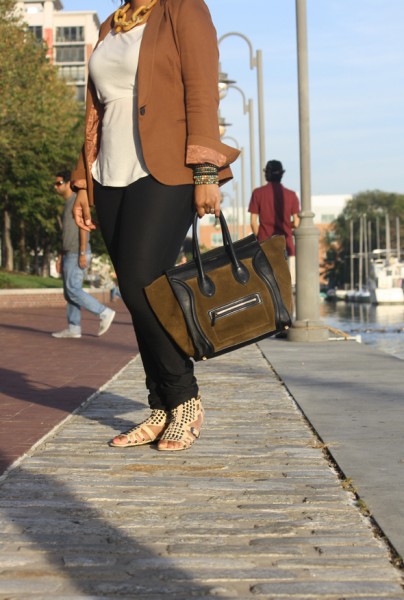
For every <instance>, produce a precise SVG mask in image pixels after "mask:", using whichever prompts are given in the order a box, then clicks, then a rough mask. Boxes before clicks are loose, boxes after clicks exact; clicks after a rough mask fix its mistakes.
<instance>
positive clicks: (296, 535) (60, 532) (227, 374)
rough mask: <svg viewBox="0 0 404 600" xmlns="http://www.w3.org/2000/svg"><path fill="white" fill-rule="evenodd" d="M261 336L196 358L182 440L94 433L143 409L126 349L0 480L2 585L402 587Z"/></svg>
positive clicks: (65, 595)
mask: <svg viewBox="0 0 404 600" xmlns="http://www.w3.org/2000/svg"><path fill="white" fill-rule="evenodd" d="M340 343H342V342H337V343H336V344H340ZM265 344H272V345H271V346H269V347H268V348H263V346H262V345H261V347H258V346H255V345H253V346H251V347H249V348H245V349H242V350H239V351H237V352H234V353H232V354H229V355H226V356H222V357H220V358H217V359H214V360H212V361H208V362H207V363H206V364H198V366H197V372H198V378H199V381H200V385H201V391H202V394H203V398H204V404H205V407H206V410H207V419H206V425H205V427H204V429H203V434H202V437H201V439H200V440H199V441H198V442H197V444H195V446H194V447H193V448H192V449H191V450H189V451H187V452H183V453H181V452H180V453H175V454H172V455H171V454H168V453H159V452H157V451H156V450H155V449H154V448H153V446H144V447H140V448H132V449H126V450H123V449H111V448H109V447H108V446H107V445H106V441H107V440H108V439H109V438H110V437H112V436H113V435H114V434H115V432H116V431H120V430H122V429H124V428H125V427H127V426H128V424H129V423H132V422H133V421H139V420H141V419H142V418H143V417H144V416H145V415H146V414H147V408H146V402H145V390H144V381H143V380H144V375H143V370H142V368H141V364H140V361H139V360H135V361H132V362H130V363H129V365H128V366H127V367H125V368H124V369H123V370H121V371H120V372H119V373H118V374H117V375H116V376H115V377H114V378H113V379H112V380H111V381H110V382H109V383H108V384H107V385H106V386H105V387H104V388H103V389H102V390H101V391H100V392H99V393H98V394H95V395H93V396H92V398H91V400H90V401H89V402H88V403H86V404H85V405H84V406H83V407H82V408H81V409H80V410H79V412H78V413H77V414H74V415H73V416H71V417H67V419H66V420H65V421H64V422H63V423H62V424H61V425H60V426H59V427H57V429H56V430H53V431H52V432H51V433H50V434H49V435H47V436H46V437H45V438H44V439H43V441H42V443H40V444H39V445H37V446H36V448H35V449H34V450H33V452H32V453H30V454H29V455H28V456H27V457H26V458H25V459H24V460H22V461H21V462H20V464H19V465H18V466H17V467H16V468H14V469H13V470H11V472H9V474H8V475H7V476H6V477H4V478H3V480H2V482H1V485H0V528H1V531H2V536H1V539H0V598H2V599H4V600H5V599H6V598H7V599H14V598H15V599H19V598H27V597H29V598H38V599H39V598H40V599H43V600H47V599H50V598H52V599H54V598H58V599H65V600H67V599H73V598H74V599H78V598H91V599H94V600H95V599H98V598H109V599H111V600H112V599H115V598H116V599H118V598H137V597H144V598H147V599H149V600H157V599H159V600H161V599H162V598H173V599H174V598H175V600H182V599H184V600H185V599H187V600H188V599H189V598H245V599H247V598H266V599H268V600H280V599H283V598H286V599H292V598H293V599H295V600H297V599H298V600H306V599H307V600H308V599H311V600H312V599H321V600H331V599H333V600H337V599H339V600H342V599H353V598H358V599H359V598H360V599H362V600H365V599H370V598H373V599H378V600H382V599H389V600H396V599H399V598H400V599H404V592H403V587H402V583H403V578H402V572H401V571H400V570H398V569H397V568H396V567H395V566H393V564H392V562H391V555H390V554H389V550H388V547H387V546H386V544H385V542H384V541H383V539H381V538H379V537H378V536H377V535H376V534H375V531H374V530H373V528H372V524H371V522H370V521H369V520H368V519H367V518H365V517H364V516H363V514H362V513H361V511H360V510H359V508H358V506H357V503H356V500H355V497H354V496H353V495H352V493H350V492H349V490H346V489H344V486H343V485H342V483H341V481H340V479H339V477H338V475H337V473H336V471H335V469H334V468H333V466H332V465H331V464H330V463H329V462H328V460H327V456H326V454H325V453H324V452H323V450H322V448H321V446H322V444H321V443H320V440H319V439H318V437H317V436H316V435H315V434H314V433H313V431H312V429H311V427H310V426H309V424H308V423H307V422H306V420H305V418H304V417H303V415H302V414H301V412H300V410H299V409H298V408H297V406H296V404H295V402H294V399H293V398H292V397H291V395H290V394H289V393H288V391H287V388H286V387H285V384H284V383H283V381H282V380H281V379H280V378H279V377H278V375H277V374H276V372H275V371H274V370H273V368H272V366H271V364H270V363H269V362H268V360H267V359H266V356H269V357H270V358H271V360H272V361H273V362H274V363H275V368H276V370H277V373H278V374H279V373H281V371H282V377H283V375H284V374H285V373H289V363H288V360H286V359H285V360H284V362H283V365H281V364H280V362H278V363H277V364H276V360H275V359H276V356H277V355H278V354H279V355H280V354H281V352H285V351H286V350H285V349H287V346H286V343H284V342H282V341H270V342H265ZM284 344H285V345H284ZM330 344H331V346H330V348H332V347H333V346H332V344H334V342H330V343H329V344H328V345H327V346H329V345H330ZM310 346H312V347H313V353H314V347H315V346H316V347H317V349H318V350H319V351H320V352H321V353H324V349H322V348H320V347H319V346H317V345H316V344H313V345H310ZM347 348H351V346H350V345H348V346H347ZM278 350H279V352H278ZM300 351H301V352H303V351H305V352H307V349H300ZM313 356H314V354H313ZM294 358H296V355H295V356H294ZM313 360H315V359H314V358H313ZM316 372H317V371H315V370H314V371H313V377H312V379H313V381H314V379H315V378H314V374H315V373H316ZM324 385H325V381H324V382H323V383H322V385H321V386H320V387H319V391H320V390H321V394H320V398H322V397H323V395H324ZM288 387H290V382H289V384H288ZM301 389H302V386H300V387H299V386H298V387H296V400H297V401H298V402H299V397H298V392H299V390H301ZM83 400H84V397H83ZM381 400H382V398H381ZM324 406H326V405H324ZM319 433H320V435H321V437H322V438H324V436H323V433H322V432H321V429H320V431H319Z"/></svg>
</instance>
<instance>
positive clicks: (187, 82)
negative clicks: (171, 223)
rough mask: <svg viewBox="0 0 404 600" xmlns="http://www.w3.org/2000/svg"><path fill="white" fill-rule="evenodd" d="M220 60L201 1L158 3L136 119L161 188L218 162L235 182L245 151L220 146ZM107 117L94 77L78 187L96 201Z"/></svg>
mask: <svg viewBox="0 0 404 600" xmlns="http://www.w3.org/2000/svg"><path fill="white" fill-rule="evenodd" d="M112 17H113V15H111V16H110V17H108V19H107V20H106V21H105V22H104V23H103V24H102V25H101V28H100V35H99V41H98V43H100V41H101V40H103V39H104V38H105V36H106V35H107V34H108V33H109V31H110V30H111V28H112V27H113V18H112ZM118 35H125V34H118ZM218 60H219V57H218V46H217V37H216V30H215V28H214V26H213V23H212V20H211V17H210V13H209V10H208V8H207V6H206V4H205V2H204V1H203V0H160V1H159V2H158V3H157V4H156V6H155V7H154V8H153V10H152V12H151V14H150V17H149V20H148V22H147V24H146V27H145V31H144V34H143V39H142V43H141V47H140V55H139V66H138V75H137V77H138V106H137V114H138V123H139V134H140V140H141V144H142V150H143V156H144V160H145V163H146V165H147V168H148V170H149V171H150V173H151V175H153V177H154V178H155V179H157V180H158V181H160V182H161V183H163V184H166V185H180V184H185V183H193V174H192V168H191V166H192V164H197V163H199V162H211V163H214V164H216V165H217V166H218V167H219V168H220V170H219V179H220V182H221V183H224V182H225V181H227V180H229V179H230V178H231V177H232V173H231V170H230V168H229V166H228V165H229V164H230V163H232V162H233V161H234V160H235V159H236V158H237V156H238V154H239V151H238V150H236V149H234V148H231V147H230V146H227V145H226V144H223V143H222V142H221V141H220V136H219V125H218V105H219V93H218ZM102 115H103V107H102V105H101V104H100V102H99V101H98V99H97V95H96V92H95V89H94V85H93V83H92V81H91V79H89V82H88V89H87V106H86V127H85V138H84V145H83V149H82V152H81V155H80V158H79V161H78V164H77V166H76V169H75V171H74V172H73V173H72V185H73V186H75V187H76V188H87V190H88V195H89V202H90V204H93V190H92V188H93V183H92V177H91V167H92V165H93V163H94V161H95V158H96V156H97V151H98V147H99V140H100V133H101V124H102ZM189 165H191V166H189Z"/></svg>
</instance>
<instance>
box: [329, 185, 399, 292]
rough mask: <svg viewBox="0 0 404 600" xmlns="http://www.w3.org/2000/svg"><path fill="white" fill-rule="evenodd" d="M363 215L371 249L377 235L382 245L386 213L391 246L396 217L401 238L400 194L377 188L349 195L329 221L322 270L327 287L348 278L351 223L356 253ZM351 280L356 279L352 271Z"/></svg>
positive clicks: (393, 238) (394, 237)
mask: <svg viewBox="0 0 404 600" xmlns="http://www.w3.org/2000/svg"><path fill="white" fill-rule="evenodd" d="M364 215H366V221H367V223H368V224H370V233H371V236H370V237H371V240H369V241H371V249H372V250H374V249H376V245H377V238H378V237H379V239H380V246H381V248H382V249H383V248H385V247H386V215H388V221H389V223H390V225H391V228H390V240H391V248H396V246H397V232H396V217H398V219H399V223H400V232H399V239H400V240H402V239H403V234H404V195H402V194H395V193H389V192H382V191H380V190H369V191H364V192H359V193H358V194H356V195H355V196H353V198H352V200H350V201H349V202H348V203H347V205H346V206H345V208H344V210H343V211H342V213H341V214H340V215H339V216H338V217H337V219H336V220H335V221H334V222H333V234H332V236H331V239H330V240H329V243H328V260H327V265H325V273H324V274H325V277H326V278H327V279H328V282H329V285H330V287H334V286H337V287H343V286H344V284H345V283H348V282H349V281H350V277H351V273H350V253H351V251H350V244H351V234H350V229H351V223H353V233H354V235H353V245H354V253H358V252H359V223H360V219H361V217H363V216H364ZM368 226H369V225H368ZM377 233H378V234H379V235H377ZM355 280H357V277H356V273H355Z"/></svg>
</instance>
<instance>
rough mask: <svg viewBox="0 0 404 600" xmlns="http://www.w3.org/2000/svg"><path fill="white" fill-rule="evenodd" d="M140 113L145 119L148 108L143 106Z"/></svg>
mask: <svg viewBox="0 0 404 600" xmlns="http://www.w3.org/2000/svg"><path fill="white" fill-rule="evenodd" d="M139 113H140V114H141V115H142V117H143V115H144V114H146V107H145V106H141V107H140V109H139Z"/></svg>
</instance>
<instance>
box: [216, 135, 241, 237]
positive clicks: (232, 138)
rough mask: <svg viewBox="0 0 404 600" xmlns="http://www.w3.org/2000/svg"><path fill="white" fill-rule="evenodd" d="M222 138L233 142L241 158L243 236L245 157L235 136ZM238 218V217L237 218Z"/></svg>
mask: <svg viewBox="0 0 404 600" xmlns="http://www.w3.org/2000/svg"><path fill="white" fill-rule="evenodd" d="M222 140H229V141H231V142H233V144H235V146H236V148H238V149H239V150H240V160H241V211H242V214H241V216H242V219H241V224H242V232H243V237H245V234H246V222H245V198H246V195H245V193H246V189H245V158H244V148H243V146H241V148H240V145H239V143H238V141H237V140H236V138H234V137H233V136H231V135H225V136H224V137H222ZM237 213H238V208H237ZM237 220H238V219H237Z"/></svg>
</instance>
